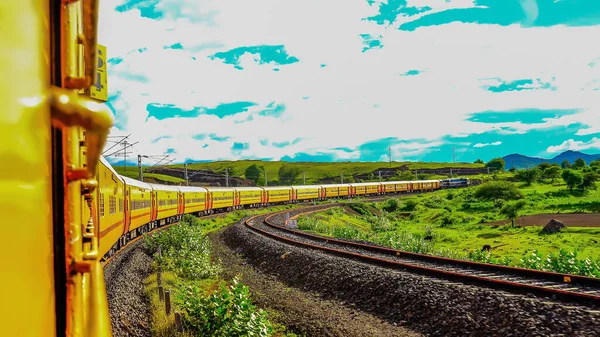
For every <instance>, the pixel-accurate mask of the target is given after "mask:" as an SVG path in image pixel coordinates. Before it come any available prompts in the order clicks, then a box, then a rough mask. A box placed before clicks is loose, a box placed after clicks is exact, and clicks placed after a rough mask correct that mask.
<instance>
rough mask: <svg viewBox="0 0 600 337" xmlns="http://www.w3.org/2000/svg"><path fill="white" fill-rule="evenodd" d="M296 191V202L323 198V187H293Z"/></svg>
mask: <svg viewBox="0 0 600 337" xmlns="http://www.w3.org/2000/svg"><path fill="white" fill-rule="evenodd" d="M292 189H293V190H294V200H295V201H303V200H313V199H319V197H320V196H321V189H322V187H321V186H319V185H304V186H292Z"/></svg>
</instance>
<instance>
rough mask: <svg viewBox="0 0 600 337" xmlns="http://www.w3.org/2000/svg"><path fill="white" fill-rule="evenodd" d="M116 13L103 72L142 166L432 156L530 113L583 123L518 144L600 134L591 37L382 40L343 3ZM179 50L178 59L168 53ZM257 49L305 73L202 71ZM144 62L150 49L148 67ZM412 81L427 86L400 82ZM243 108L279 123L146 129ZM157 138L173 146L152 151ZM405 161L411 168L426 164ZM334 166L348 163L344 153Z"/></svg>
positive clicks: (108, 17)
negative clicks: (522, 84) (392, 148)
mask: <svg viewBox="0 0 600 337" xmlns="http://www.w3.org/2000/svg"><path fill="white" fill-rule="evenodd" d="M120 3H121V1H116V0H104V1H102V2H101V17H100V27H101V28H100V36H99V43H101V44H105V45H107V47H108V55H109V58H110V57H120V58H123V61H122V62H121V63H119V64H117V65H111V66H110V67H109V83H108V85H109V90H110V92H111V94H115V93H116V92H117V91H118V92H120V96H119V98H118V99H116V100H115V101H114V102H113V106H114V107H115V109H116V110H117V111H118V112H119V114H120V115H121V116H123V115H125V117H120V118H119V119H118V120H119V122H121V123H122V124H123V125H124V129H125V130H124V131H126V132H128V133H131V134H132V138H133V139H136V140H139V143H138V145H136V150H137V151H143V152H144V153H161V151H166V149H168V148H175V149H176V150H177V155H176V157H177V159H178V160H183V159H185V158H188V157H189V158H195V159H217V158H220V159H227V158H235V157H236V156H235V154H233V153H232V151H231V149H230V148H231V146H232V144H233V142H247V143H249V144H250V147H249V149H248V150H245V151H243V152H242V154H243V155H253V156H256V157H268V158H275V159H279V158H281V157H283V156H285V155H293V154H294V153H297V152H307V153H316V152H318V151H325V150H326V149H330V148H334V147H349V148H354V147H356V146H358V145H360V144H362V143H364V142H366V141H369V140H374V139H378V138H385V137H399V138H401V139H405V140H410V139H424V140H426V141H428V142H430V143H434V142H437V141H438V140H439V139H440V138H441V137H443V136H447V135H453V136H461V135H462V136H465V135H468V134H472V133H483V132H486V131H490V130H493V129H494V128H497V127H498V126H499V125H493V124H483V123H472V122H466V121H464V119H465V118H466V115H467V114H469V113H473V112H478V111H485V110H497V111H505V110H511V109H523V108H537V109H573V108H578V109H582V111H583V112H582V113H581V114H577V115H572V116H565V117H562V118H559V119H558V120H551V121H548V122H547V123H546V124H544V125H540V124H523V123H503V124H502V125H503V126H509V127H511V128H514V129H515V131H512V132H517V133H524V132H527V131H528V130H531V129H534V128H540V127H550V126H562V125H569V124H572V123H573V122H576V121H581V122H585V123H586V124H588V125H590V126H591V129H587V130H588V131H587V132H593V131H594V130H600V121H599V120H598V118H597V117H596V118H594V116H598V113H600V108H599V107H600V100H599V99H598V97H599V95H598V91H593V90H592V89H593V88H592V87H590V86H588V87H586V84H588V83H592V82H593V81H596V80H598V79H599V78H600V67H589V65H588V64H589V63H590V62H591V61H592V60H594V59H597V57H598V55H599V54H600V46H598V44H593V43H588V42H589V41H594V40H595V39H596V37H597V34H598V28H597V27H564V26H556V27H550V28H527V29H524V28H521V27H520V26H519V25H512V26H508V27H501V26H495V25H476V24H463V23H451V24H447V25H443V26H433V27H423V28H420V29H417V30H416V31H413V32H406V31H400V30H397V29H396V27H397V25H398V24H400V23H401V22H403V21H406V20H408V18H401V17H399V18H398V24H396V25H395V26H394V27H389V28H387V29H386V28H385V27H382V26H378V25H376V24H375V23H373V22H370V21H365V20H362V18H365V17H368V16H372V15H375V14H376V13H377V6H369V5H368V4H367V2H366V1H358V2H349V1H342V0H338V1H333V0H332V1H325V2H323V1H317V0H310V1H308V0H307V1H302V2H295V3H290V2H286V3H285V4H283V3H281V2H280V1H276V0H268V1H261V2H250V1H217V0H211V1H202V2H198V1H192V0H185V1H177V2H175V1H174V0H168V1H162V2H161V4H160V7H161V8H164V9H166V10H167V14H166V15H165V18H164V19H163V20H150V19H147V18H142V17H141V16H140V11H139V10H131V11H129V12H125V13H119V12H116V11H115V10H114V9H113V8H114V7H115V6H116V5H118V4H120ZM430 3H431V4H430ZM409 5H414V6H424V5H428V6H431V7H432V8H434V10H441V9H443V8H444V7H446V8H448V7H449V6H454V8H457V7H471V6H473V3H472V1H452V2H446V1H442V0H439V1H435V2H433V1H431V2H430V1H427V2H425V1H417V0H413V1H410V3H409ZM341 9H343V10H341ZM181 13H183V14H184V15H181ZM532 13H533V12H532ZM176 15H179V18H176ZM532 15H533V14H532ZM194 20H196V21H194ZM363 33H365V34H372V35H374V36H379V35H382V36H383V40H382V41H383V45H384V47H383V48H382V49H377V50H369V51H367V52H365V53H363V52H362V48H363V41H362V39H361V38H360V36H359V34H363ZM174 43H181V44H182V45H183V46H184V49H183V50H165V49H163V47H164V46H166V45H172V44H174ZM261 44H267V45H284V46H285V49H286V51H287V52H288V54H289V55H291V56H295V57H297V58H298V59H299V60H300V62H298V63H293V64H289V65H282V66H278V67H277V68H279V69H280V71H279V72H275V71H273V68H274V66H273V65H258V64H256V63H255V62H254V59H255V58H256V55H250V54H247V55H245V56H243V57H242V58H241V59H242V66H243V68H244V70H242V71H240V70H237V69H234V67H233V66H232V65H229V64H224V63H223V62H222V61H221V60H219V59H215V60H211V59H209V58H208V56H209V55H212V54H214V53H215V52H217V51H226V50H230V49H233V48H237V47H240V46H253V45H261ZM219 45H222V47H218V48H214V46H219ZM201 46H209V47H207V48H206V49H205V47H201ZM210 46H213V47H210ZM138 48H147V49H146V51H144V52H142V53H140V52H138V51H137V50H138ZM194 58H195V59H194ZM321 64H326V65H327V66H326V67H325V68H321V67H320V65H321ZM411 69H416V70H421V71H422V72H421V73H420V74H419V75H417V76H399V74H402V73H406V72H407V71H408V70H411ZM127 74H137V75H143V76H144V77H146V78H147V79H148V82H147V83H140V82H139V81H135V80H131V79H128V78H130V77H131V76H129V77H128V76H127ZM483 78H500V79H501V80H503V81H511V80H516V79H528V78H531V79H537V78H540V79H542V80H550V79H551V78H554V79H555V80H554V82H553V85H554V86H556V88H557V90H556V91H549V90H537V91H536V90H527V91H519V92H510V93H503V94H497V93H492V92H488V91H485V90H483V89H481V88H480V86H481V85H482V83H481V81H479V79H483ZM582 89H583V90H582ZM303 96H308V97H309V99H302V97H303ZM237 101H249V102H255V103H257V104H258V106H257V107H256V108H254V109H255V110H256V109H263V108H265V106H266V105H267V104H269V103H271V102H273V101H274V102H277V103H284V104H285V106H286V111H285V113H284V119H276V118H272V117H262V116H256V115H253V120H252V121H250V122H245V123H236V121H238V122H239V121H240V120H243V119H246V118H247V117H248V115H249V114H250V113H245V114H242V115H239V116H233V117H226V118H223V119H219V118H217V117H216V116H205V115H202V116H199V117H198V118H193V119H192V118H187V119H184V118H177V119H166V120H161V121H159V120H156V119H154V118H150V119H149V120H148V121H146V118H147V115H148V113H147V112H146V107H147V105H148V104H149V103H161V104H174V105H176V106H177V107H179V108H181V109H192V108H193V107H198V106H205V107H215V106H217V105H218V104H220V103H229V102H237ZM375 106H377V107H375ZM250 111H254V110H250ZM504 132H506V131H504ZM580 132H582V133H585V132H586V131H585V130H581V131H580ZM201 133H217V134H219V135H220V136H229V137H231V139H230V140H228V141H225V142H216V141H211V142H208V143H207V144H208V145H209V146H208V147H206V148H203V147H202V146H204V144H205V143H206V142H202V141H198V140H194V139H192V138H191V136H192V135H196V134H201ZM265 135H266V137H267V138H268V139H269V140H270V141H272V142H283V141H291V140H293V139H295V138H298V137H301V138H303V140H302V141H301V142H300V143H297V144H295V145H291V146H289V147H285V148H275V147H273V146H270V145H268V146H263V145H261V144H260V143H259V140H260V139H262V138H265ZM159 136H171V137H172V138H167V139H165V140H162V141H160V142H157V143H155V144H152V143H150V141H151V140H152V139H156V138H158V137H159ZM475 147H477V146H475ZM409 150H410V151H412V152H410V153H412V154H420V153H425V152H426V151H427V149H409ZM417 151H421V152H417ZM399 153H401V152H399ZM404 153H405V154H406V152H404ZM335 154H336V155H337V156H340V157H343V156H346V157H349V156H351V155H350V154H348V153H347V152H343V151H341V152H340V151H337V152H335ZM354 157H356V154H354Z"/></svg>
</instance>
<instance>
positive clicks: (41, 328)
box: [0, 0, 441, 337]
mask: <svg viewBox="0 0 600 337" xmlns="http://www.w3.org/2000/svg"><path fill="white" fill-rule="evenodd" d="M0 13H2V14H3V18H4V19H5V20H4V22H3V29H1V30H0V40H2V41H3V48H4V52H3V58H2V62H0V74H2V76H3V78H4V81H2V82H0V102H2V104H3V106H4V108H3V110H2V111H3V112H2V113H1V114H0V131H1V132H0V135H1V137H2V140H3V141H2V142H0V156H1V157H2V161H1V162H0V213H1V214H2V220H4V225H3V226H2V227H1V228H0V237H1V238H2V245H0V254H1V256H2V260H1V261H2V269H3V271H4V272H5V273H6V275H9V276H7V277H2V278H0V288H2V289H5V296H4V298H3V300H4V302H5V303H7V305H4V306H2V308H1V309H0V323H1V326H2V331H3V333H2V334H3V335H5V336H40V337H41V336H44V337H47V336H55V337H80V336H96V337H109V336H112V332H111V322H110V316H109V312H108V301H107V296H106V288H105V285H104V275H103V266H102V260H106V259H107V258H110V256H113V255H114V254H115V253H116V252H117V251H118V250H119V249H120V248H122V247H123V246H124V245H126V244H127V243H128V242H131V241H132V240H135V239H138V238H140V237H143V235H144V234H146V233H148V232H150V231H152V230H153V229H156V228H158V227H161V226H165V225H168V224H172V223H175V222H177V221H178V220H179V219H181V217H182V216H183V214H196V215H205V214H212V213H215V212H223V211H228V210H233V209H241V208H249V207H263V206H267V205H272V204H282V203H283V204H285V203H297V202H305V201H311V200H325V199H329V198H352V197H356V196H363V195H381V194H388V193H407V192H419V191H427V190H435V189H439V188H441V182H440V181H436V180H426V181H411V182H383V183H360V184H338V185H311V186H284V187H273V186H272V187H233V188H222V187H188V186H164V185H157V184H148V183H144V182H141V181H137V180H134V179H130V178H127V177H123V176H120V175H119V174H117V173H116V172H115V170H114V169H113V168H112V167H111V166H110V164H109V163H108V162H107V161H106V160H105V159H104V158H102V156H101V153H102V150H103V149H104V147H105V145H106V142H107V137H108V134H109V132H110V129H111V127H112V126H113V119H114V118H113V113H112V112H111V111H110V109H109V108H108V107H107V106H106V105H105V104H102V102H105V101H106V100H107V98H108V90H107V82H106V81H107V80H106V76H107V73H106V61H107V59H106V57H107V55H106V49H105V48H103V47H102V46H100V45H98V44H97V35H98V34H97V24H98V19H99V18H98V15H99V10H98V0H89V1H88V0H85V1H84V0H69V1H47V0H38V1H0Z"/></svg>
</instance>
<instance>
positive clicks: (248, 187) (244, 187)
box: [234, 186, 264, 191]
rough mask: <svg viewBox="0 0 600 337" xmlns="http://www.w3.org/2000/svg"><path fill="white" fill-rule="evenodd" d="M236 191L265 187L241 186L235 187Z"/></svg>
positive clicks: (260, 189)
mask: <svg viewBox="0 0 600 337" xmlns="http://www.w3.org/2000/svg"><path fill="white" fill-rule="evenodd" d="M234 189H235V190H236V191H263V190H264V189H263V188H262V187H260V186H239V187H237V186H236V187H234Z"/></svg>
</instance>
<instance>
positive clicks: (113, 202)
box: [108, 195, 117, 214]
mask: <svg viewBox="0 0 600 337" xmlns="http://www.w3.org/2000/svg"><path fill="white" fill-rule="evenodd" d="M115 213H117V198H115V197H113V196H112V195H111V196H109V197H108V214H115Z"/></svg>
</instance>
